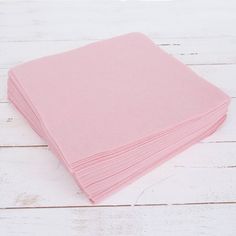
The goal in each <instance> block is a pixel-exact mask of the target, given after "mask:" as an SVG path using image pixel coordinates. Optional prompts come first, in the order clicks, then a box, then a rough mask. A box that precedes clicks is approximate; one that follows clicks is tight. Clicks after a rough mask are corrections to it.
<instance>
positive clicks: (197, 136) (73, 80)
mask: <svg viewBox="0 0 236 236" xmlns="http://www.w3.org/2000/svg"><path fill="white" fill-rule="evenodd" d="M8 97H9V99H10V100H11V102H12V103H13V104H14V105H15V106H16V108H17V109H18V110H19V111H20V112H21V113H22V114H23V115H24V117H25V118H26V119H27V120H28V122H29V123H30V125H31V126H32V128H33V129H34V130H35V131H36V132H37V133H38V134H39V135H40V136H41V137H42V138H43V139H45V140H46V142H47V143H48V146H49V148H50V149H51V150H52V151H53V152H54V153H55V154H56V156H57V157H58V158H60V160H61V161H62V162H63V163H64V164H65V166H66V167H67V169H68V170H69V171H70V172H71V174H72V175H73V176H74V178H75V180H76V182H77V183H78V185H79V186H80V187H81V189H82V190H83V191H84V192H85V193H86V194H87V196H88V197H89V199H90V200H91V201H93V202H98V201H100V200H102V199H104V198H105V197H107V196H108V195H110V194H111V193H113V192H115V191H117V190H118V189H120V188H122V187H124V186H125V185H127V184H129V183H131V182H133V181H134V180H135V179H137V178H138V177H140V176H142V175H144V174H145V173H147V172H148V171H150V170H151V169H153V168H155V167H157V166H158V165H160V164H161V163H163V162H164V161H166V160H168V159H169V158H171V157H173V156H174V155H176V154H177V153H179V152H181V151H182V150H184V149H186V148H187V147H189V146H190V145H192V144H194V143H196V142H198V141H199V140H201V139H203V138H205V137H206V136H208V135H210V134H211V133H213V132H214V131H215V130H216V129H217V128H218V126H219V125H220V124H221V123H222V122H223V121H224V119H225V117H226V112H227V107H228V104H229V101H230V99H229V97H228V96H227V95H226V94H224V93H223V92H222V91H221V90H219V89H218V88H216V87H215V86H213V85H211V84H209V83H208V82H206V81H205V80H203V79H202V78H200V77H199V76H198V75H196V74H195V73H194V72H193V71H191V70H190V69H189V68H188V67H187V66H185V65H183V64H182V63H181V62H179V61H178V60H176V59H175V58H173V57H172V56H170V55H168V54H167V53H165V52H164V51H162V50H161V49H160V48H159V47H157V46H156V45H155V44H154V43H153V42H152V41H151V40H150V39H149V38H147V37H146V36H145V35H143V34H140V33H130V34H127V35H123V36H118V37H115V38H112V39H108V40H103V41H100V42H96V43H92V44H90V45H87V46H84V47H81V48H78V49H74V50H71V51H69V52H65V53H61V54H58V55H53V56H48V57H44V58H40V59H37V60H34V61H31V62H28V63H25V64H22V65H19V66H16V67H15V68H13V69H11V70H10V71H9V80H8Z"/></svg>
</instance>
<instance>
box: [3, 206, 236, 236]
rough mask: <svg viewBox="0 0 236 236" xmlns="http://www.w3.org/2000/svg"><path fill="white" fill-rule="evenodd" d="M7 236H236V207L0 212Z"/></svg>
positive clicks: (116, 208) (162, 207) (105, 208)
mask: <svg viewBox="0 0 236 236" xmlns="http://www.w3.org/2000/svg"><path fill="white" fill-rule="evenodd" d="M0 216H1V220H0V233H1V235H7V236H19V235H24V236H31V235H36V236H37V235H57V236H64V235H70V236H77V235H83V236H91V235H102V236H115V235H116V236H117V235H119V236H134V235H139V236H150V235H162V236H173V235H181V236H189V235H192V236H198V235H203V236H208V235H214V236H222V235H227V236H234V235H235V234H236V225H235V218H236V205H235V204H227V205H196V206H155V207H143V206H139V207H114V208H112V209H111V208H109V207H101V208H66V209H22V210H1V211H0Z"/></svg>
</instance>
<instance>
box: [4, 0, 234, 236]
mask: <svg viewBox="0 0 236 236" xmlns="http://www.w3.org/2000/svg"><path fill="white" fill-rule="evenodd" d="M235 12H236V2H235V1H234V0H227V1H222V0H197V1H196V0H188V1H186V0H158V1H85V0H84V1H83V0H82V1H77V0H52V1H47V0H31V1H29V0H9V1H8V0H0V235H1V236H2V235H3V236H16V235H17V236H18V235H24V236H27V235H30V236H31V235H40V236H41V235H58V236H61V235H63V236H64V235H68V236H74V235H85V236H90V235H101V236H106V235H109V236H110V235H111V236H114V235H122V236H131V235H132V236H134V235H138V236H144V235H145V236H146V235H148V236H149V235H150V236H152V235H161V236H163V235H164V236H172V235H181V236H188V235H194V236H195V235H196V236H198V235H204V236H209V235H214V236H221V235H226V236H234V235H236V225H235V220H236V126H235V120H236V79H235V78H236V28H235V27H234V26H235V23H236V14H235ZM134 31H141V32H143V33H145V34H147V35H148V36H149V37H150V38H152V40H154V42H155V43H156V44H157V45H159V46H160V47H162V48H163V49H164V50H165V51H167V52H168V53H170V54H171V55H173V56H175V57H177V58H178V59H179V60H181V61H182V62H183V63H184V64H187V65H189V66H190V67H191V69H193V70H194V71H195V72H196V73H198V74H199V75H201V76H202V77H204V78H205V79H206V80H208V81H209V82H211V83H213V84H215V85H216V86H218V87H220V88H221V89H223V90H224V91H225V92H226V93H228V94H229V95H230V96H231V97H232V102H231V105H230V108H229V113H228V119H227V121H226V122H225V123H224V124H223V126H222V127H221V128H220V129H219V130H218V131H217V132H216V133H215V134H213V135H211V136H210V137H209V138H207V139H205V140H203V141H202V142H201V143H199V144H196V145H195V146H193V147H191V148H190V149H188V150H186V151H185V152H183V153H181V154H179V155H178V156H176V157H175V158H173V159H172V160H171V161H169V162H167V163H165V164H164V165H162V166H161V167H159V168H157V169H156V170H154V171H152V172H151V173H149V174H148V175H146V176H144V177H143V178H141V179H139V180H138V181H136V182H135V183H133V184H131V185H130V186H129V187H128V188H125V189H123V190H122V191H120V192H118V193H117V194H114V195H113V196H112V197H110V198H109V199H107V200H105V201H104V202H102V203H100V204H99V205H96V206H95V205H91V203H90V202H88V200H87V198H86V197H85V196H84V195H83V193H82V192H81V191H80V189H79V188H78V186H77V185H76V184H75V182H74V180H73V179H72V178H71V176H70V175H69V173H68V172H67V171H66V170H65V168H64V167H63V166H62V165H61V163H60V162H59V161H58V160H57V158H56V157H55V156H54V155H53V154H52V153H51V152H50V150H48V148H47V145H46V143H45V142H44V141H43V140H42V139H40V138H39V137H38V136H37V135H36V134H35V133H34V131H33V130H32V129H31V128H30V127H29V125H28V124H27V123H26V121H25V120H24V118H23V117H22V116H21V115H20V114H19V113H18V112H17V111H16V110H15V109H14V107H13V106H12V105H11V104H9V103H8V100H7V93H6V89H7V71H8V70H9V68H11V67H13V66H15V65H17V64H19V63H23V62H26V61H29V60H31V59H34V58H38V57H41V56H45V55H49V54H55V53H60V52H63V51H65V50H69V49H72V48H76V47H79V46H83V45H85V44H88V43H91V42H94V41H97V40H100V39H104V38H109V37H113V36H115V35H119V34H124V33H127V32H134Z"/></svg>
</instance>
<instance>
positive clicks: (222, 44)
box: [0, 34, 236, 69]
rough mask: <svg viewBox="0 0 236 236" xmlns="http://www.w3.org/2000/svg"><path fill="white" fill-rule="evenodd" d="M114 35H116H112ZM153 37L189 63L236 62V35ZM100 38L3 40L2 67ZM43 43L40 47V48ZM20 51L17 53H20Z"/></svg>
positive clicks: (0, 48)
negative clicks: (40, 40)
mask: <svg viewBox="0 0 236 236" xmlns="http://www.w3.org/2000/svg"><path fill="white" fill-rule="evenodd" d="M112 36H115V34H114V35H112ZM150 38H151V39H152V40H153V41H154V42H155V43H156V44H157V45H159V46H160V47H162V48H163V49H164V50H165V51H167V52H168V53H170V54H172V55H174V56H175V57H177V58H178V59H179V60H181V61H182V62H183V63H185V64H235V63H236V58H235V53H236V37H231V36H226V37H212V38H173V39H169V38H158V37H155V36H152V35H150ZM95 41H97V40H92V39H91V40H89V39H88V40H72V41H63V40H62V41H60V40H58V41H42V42H37V41H33V42H31V41H30V42H25V41H22V42H0V53H1V54H2V55H4V57H0V68H6V69H9V68H10V67H12V66H14V65H17V64H20V63H22V62H26V61H29V60H31V59H35V58H38V57H42V56H47V55H50V54H56V53H60V52H63V51H67V50H71V49H73V48H78V47H81V46H84V45H86V44H89V43H92V42H95ZM39 44H40V47H39ZM16 52H17V53H16Z"/></svg>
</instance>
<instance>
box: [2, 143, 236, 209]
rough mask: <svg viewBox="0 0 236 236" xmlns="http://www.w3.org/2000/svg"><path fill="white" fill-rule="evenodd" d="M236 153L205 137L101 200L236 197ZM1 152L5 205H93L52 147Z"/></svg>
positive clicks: (221, 199) (182, 200)
mask: <svg viewBox="0 0 236 236" xmlns="http://www.w3.org/2000/svg"><path fill="white" fill-rule="evenodd" d="M235 153H236V145H235V144H234V143H221V144H218V143H217V144H215V143H199V144H197V145H195V146H193V147H191V148H190V149H188V150H186V151H185V152H183V153H181V154H179V155H178V156H176V157H175V158H173V159H172V160H170V161H168V162H167V163H165V164H164V165H162V166H160V167H158V168H156V169H155V170H154V171H152V172H151V173H149V174H147V175H146V176H144V177H142V178H140V179H139V180H138V181H136V182H134V183H133V184H131V185H129V187H127V188H125V189H123V190H122V191H120V192H118V193H116V194H114V195H113V196H111V197H109V198H108V199H107V200H105V201H103V202H101V203H100V205H117V204H118V205H121V204H122V205H123V204H125V205H136V204H173V203H178V204H179V203H201V202H227V201H228V202H232V201H236V171H235V170H236V159H235ZM0 157H1V158H0V193H1V201H0V208H5V207H44V206H82V205H91V203H90V202H89V201H88V199H87V197H86V196H84V194H83V193H82V192H81V191H80V189H79V187H78V186H77V185H76V183H75V182H74V180H73V178H72V177H71V176H70V174H69V173H68V171H67V170H66V169H65V168H64V166H63V165H62V164H61V163H60V162H59V161H58V159H57V158H56V157H55V156H54V155H53V154H52V153H51V152H50V151H49V150H48V149H47V148H40V147H39V148H29V147H28V148H0ZM203 183H204V184H203Z"/></svg>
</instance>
